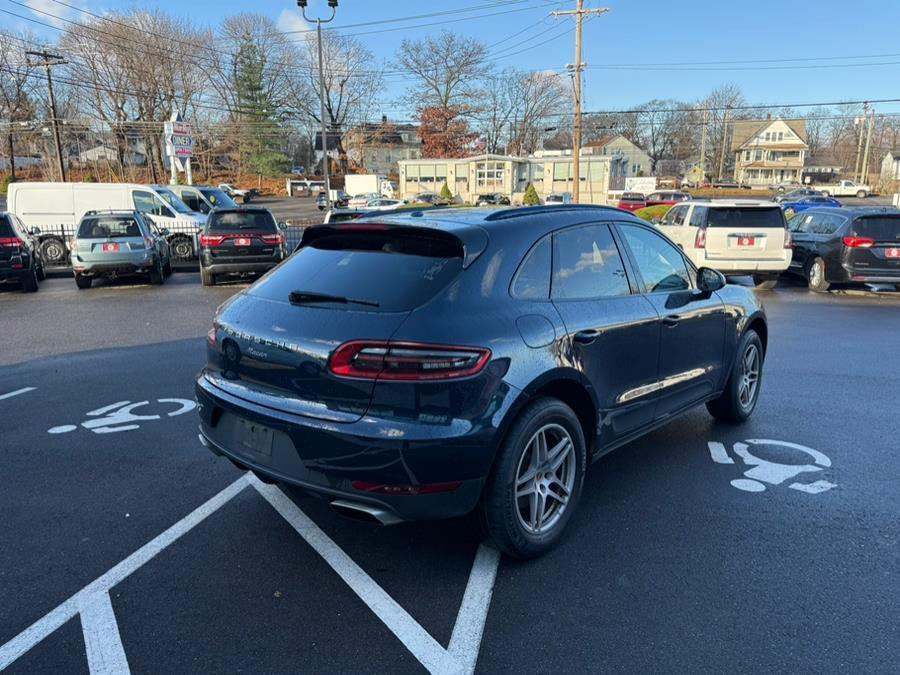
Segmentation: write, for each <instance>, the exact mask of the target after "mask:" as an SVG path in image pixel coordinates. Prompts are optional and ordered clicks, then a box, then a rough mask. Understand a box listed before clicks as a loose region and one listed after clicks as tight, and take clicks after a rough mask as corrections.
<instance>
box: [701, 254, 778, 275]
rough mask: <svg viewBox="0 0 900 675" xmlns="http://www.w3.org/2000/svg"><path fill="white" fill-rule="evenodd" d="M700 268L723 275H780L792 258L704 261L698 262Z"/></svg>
mask: <svg viewBox="0 0 900 675" xmlns="http://www.w3.org/2000/svg"><path fill="white" fill-rule="evenodd" d="M697 262H698V266H700V267H711V268H712V269H714V270H718V271H719V272H722V273H723V274H733V275H741V274H759V273H767V274H780V273H781V272H784V271H786V270H787V268H788V266H789V265H790V262H791V260H790V258H789V257H788V258H785V259H783V260H716V259H715V258H713V259H702V260H699V261H697Z"/></svg>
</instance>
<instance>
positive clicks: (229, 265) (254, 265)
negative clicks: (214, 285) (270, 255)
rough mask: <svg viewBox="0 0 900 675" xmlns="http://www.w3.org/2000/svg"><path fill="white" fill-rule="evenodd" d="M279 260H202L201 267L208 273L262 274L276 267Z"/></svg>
mask: <svg viewBox="0 0 900 675" xmlns="http://www.w3.org/2000/svg"><path fill="white" fill-rule="evenodd" d="M280 262H281V260H273V259H270V260H266V261H252V262H231V261H229V262H212V261H211V262H209V263H207V262H206V260H204V261H203V263H202V266H203V269H205V270H207V271H208V272H209V273H210V274H263V273H264V272H268V271H269V270H270V269H272V268H274V267H276V266H277V265H278V263H280Z"/></svg>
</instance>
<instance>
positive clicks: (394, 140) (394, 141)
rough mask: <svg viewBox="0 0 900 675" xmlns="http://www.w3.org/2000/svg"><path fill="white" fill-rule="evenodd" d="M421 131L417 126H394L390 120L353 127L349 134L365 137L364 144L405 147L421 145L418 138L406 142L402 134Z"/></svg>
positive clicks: (364, 123)
mask: <svg viewBox="0 0 900 675" xmlns="http://www.w3.org/2000/svg"><path fill="white" fill-rule="evenodd" d="M418 129H419V127H418V126H416V125H415V124H394V123H393V122H390V121H388V120H382V122H381V123H377V122H363V123H362V124H359V125H357V126H355V127H353V128H352V129H351V130H350V131H349V132H348V133H349V134H359V135H362V136H363V143H378V144H380V145H403V144H404V143H416V144H420V143H421V141H420V140H419V139H418V138H415V139H413V140H412V141H404V140H403V135H402V132H404V131H405V132H407V133H412V134H415V132H417V131H418Z"/></svg>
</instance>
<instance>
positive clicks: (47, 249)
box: [41, 237, 66, 265]
mask: <svg viewBox="0 0 900 675" xmlns="http://www.w3.org/2000/svg"><path fill="white" fill-rule="evenodd" d="M41 258H42V259H43V260H44V262H47V263H49V264H51V265H62V264H64V263H65V262H66V245H65V244H64V243H63V241H62V239H58V238H57V237H48V238H47V239H44V241H42V242H41Z"/></svg>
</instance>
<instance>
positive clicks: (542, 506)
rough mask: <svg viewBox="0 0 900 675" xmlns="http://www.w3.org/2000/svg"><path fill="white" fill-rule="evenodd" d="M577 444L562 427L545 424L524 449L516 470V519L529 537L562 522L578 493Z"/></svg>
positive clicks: (546, 530)
mask: <svg viewBox="0 0 900 675" xmlns="http://www.w3.org/2000/svg"><path fill="white" fill-rule="evenodd" d="M576 472H577V461H576V456H575V444H574V443H573V442H572V437H571V436H570V435H569V432H568V431H566V429H565V428H564V427H562V426H560V425H559V424H545V425H544V426H542V427H541V428H540V429H538V430H537V431H536V432H535V433H534V435H533V436H532V437H531V439H530V440H529V441H528V443H527V445H526V446H525V451H524V452H523V453H522V456H521V457H520V458H519V465H518V468H517V469H516V484H515V489H516V494H515V499H516V516H517V518H518V520H519V524H520V525H521V526H522V527H523V528H525V530H526V531H527V532H528V533H530V534H543V533H545V532H548V531H550V530H551V529H553V527H554V526H555V525H556V523H557V522H559V519H560V518H561V517H562V514H563V512H564V511H565V509H566V505H567V504H568V503H569V500H570V499H571V497H572V492H573V491H574V489H575V476H576Z"/></svg>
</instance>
